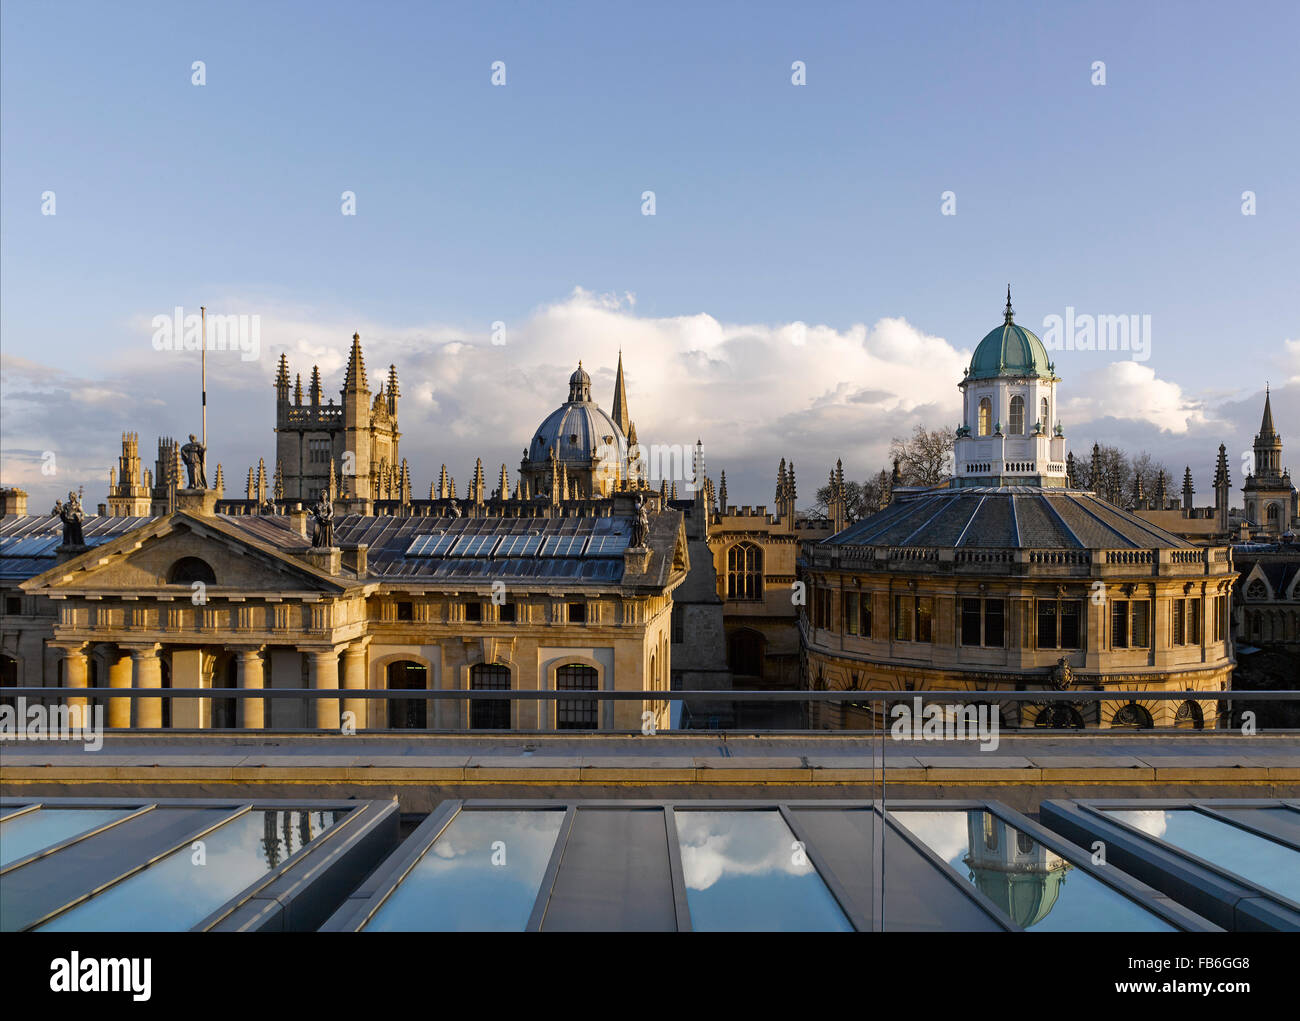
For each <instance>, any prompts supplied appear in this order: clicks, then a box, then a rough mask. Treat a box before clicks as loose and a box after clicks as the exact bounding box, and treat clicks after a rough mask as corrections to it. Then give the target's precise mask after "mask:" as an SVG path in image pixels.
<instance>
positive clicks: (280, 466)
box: [271, 461, 284, 500]
mask: <svg viewBox="0 0 1300 1021" xmlns="http://www.w3.org/2000/svg"><path fill="white" fill-rule="evenodd" d="M271 492H272V493H273V494H274V496H275V499H276V500H283V499H284V462H283V461H276V462H275V481H274V483H272V486H271Z"/></svg>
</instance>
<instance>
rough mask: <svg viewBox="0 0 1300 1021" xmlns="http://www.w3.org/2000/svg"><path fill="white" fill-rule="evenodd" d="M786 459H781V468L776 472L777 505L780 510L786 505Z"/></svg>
mask: <svg viewBox="0 0 1300 1021" xmlns="http://www.w3.org/2000/svg"><path fill="white" fill-rule="evenodd" d="M785 489H786V479H785V458H784V457H783V458H781V466H780V467H779V468H777V470H776V505H777V507H778V508H780V507H781V506H782V505H783V504H784V503H785Z"/></svg>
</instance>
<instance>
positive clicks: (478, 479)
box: [469, 457, 486, 503]
mask: <svg viewBox="0 0 1300 1021" xmlns="http://www.w3.org/2000/svg"><path fill="white" fill-rule="evenodd" d="M485 485H486V481H485V480H484V478H483V458H481V457H480V458H477V459H476V460H475V461H474V478H473V480H472V481H471V482H470V484H469V498H470V499H471V500H473V501H474V502H475V503H482V502H483V490H484V487H485Z"/></svg>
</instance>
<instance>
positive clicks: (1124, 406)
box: [1061, 360, 1213, 433]
mask: <svg viewBox="0 0 1300 1021" xmlns="http://www.w3.org/2000/svg"><path fill="white" fill-rule="evenodd" d="M1061 394H1062V404H1061V408H1062V412H1061V413H1062V417H1063V418H1065V419H1066V420H1067V423H1068V422H1087V421H1090V420H1094V419H1100V418H1119V419H1128V420H1131V421H1134V422H1143V423H1146V424H1148V425H1152V426H1155V427H1156V428H1157V429H1160V430H1163V431H1165V432H1171V433H1185V432H1187V431H1188V430H1189V429H1191V428H1193V427H1197V426H1203V425H1207V424H1209V423H1210V422H1211V421H1212V419H1213V416H1212V414H1211V413H1210V412H1209V411H1208V410H1207V409H1206V407H1205V405H1204V404H1203V403H1202V402H1201V401H1199V400H1196V399H1194V398H1191V397H1189V396H1188V395H1186V394H1185V393H1183V390H1182V387H1180V386H1179V385H1178V384H1177V383H1173V382H1170V381H1168V380H1163V379H1159V378H1157V376H1156V372H1155V369H1153V368H1151V367H1150V366H1149V365H1146V364H1143V363H1141V362H1135V361H1129V360H1122V361H1113V362H1107V363H1106V364H1105V365H1104V366H1103V367H1101V368H1099V369H1096V370H1094V371H1092V372H1088V373H1085V374H1084V375H1082V376H1081V377H1080V378H1079V379H1077V380H1073V381H1068V382H1063V383H1062V384H1061Z"/></svg>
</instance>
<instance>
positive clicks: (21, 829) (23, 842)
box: [0, 808, 135, 866]
mask: <svg viewBox="0 0 1300 1021" xmlns="http://www.w3.org/2000/svg"><path fill="white" fill-rule="evenodd" d="M134 811H135V809H133V808H38V809H37V810H36V811H34V812H24V813H23V814H22V815H20V816H17V817H15V818H13V819H6V820H5V821H4V822H0V866H4V865H8V864H10V863H11V862H16V861H18V859H20V858H26V857H27V856H28V855H29V854H35V853H36V852H37V851H43V850H44V849H45V848H47V847H53V846H54V845H55V844H61V843H63V841H65V840H67V839H69V838H70V837H75V836H76V835H77V834H79V833H88V832H89V831H90V830H96V829H99V827H101V826H106V825H107V824H108V823H111V822H116V821H117V820H118V819H124V818H126V817H127V816H128V815H130V814H131V813H132V812H134Z"/></svg>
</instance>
